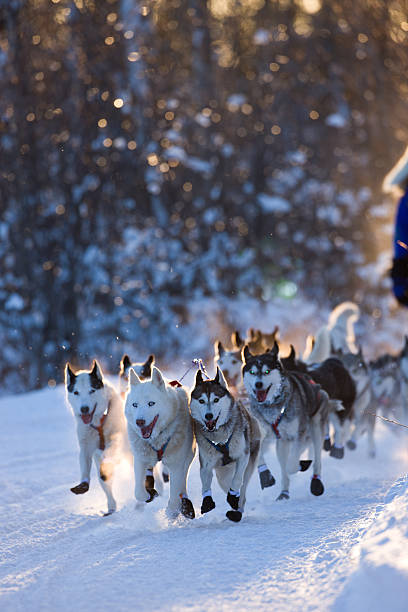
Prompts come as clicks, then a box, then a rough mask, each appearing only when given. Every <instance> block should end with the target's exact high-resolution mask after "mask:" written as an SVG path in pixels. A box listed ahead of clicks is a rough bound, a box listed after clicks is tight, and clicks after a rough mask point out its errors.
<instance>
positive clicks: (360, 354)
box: [357, 344, 363, 359]
mask: <svg viewBox="0 0 408 612" xmlns="http://www.w3.org/2000/svg"><path fill="white" fill-rule="evenodd" d="M357 355H358V356H359V357H360V358H361V359H363V349H362V348H361V344H359V345H358V353H357Z"/></svg>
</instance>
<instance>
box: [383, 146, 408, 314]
mask: <svg viewBox="0 0 408 612" xmlns="http://www.w3.org/2000/svg"><path fill="white" fill-rule="evenodd" d="M383 189H384V191H385V192H387V193H394V194H395V195H398V197H399V198H400V200H399V203H398V208H397V214H396V216H395V225H394V241H393V246H394V258H393V260H392V268H391V278H392V285H393V287H392V288H393V292H394V295H395V297H396V299H397V300H398V302H399V303H400V304H403V305H404V306H408V147H407V148H406V150H405V153H404V154H403V156H402V157H401V159H400V160H399V161H398V162H397V164H396V165H395V166H394V167H393V168H392V170H390V172H389V173H388V174H387V176H386V177H385V179H384V182H383Z"/></svg>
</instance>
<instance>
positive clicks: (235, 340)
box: [231, 331, 244, 349]
mask: <svg viewBox="0 0 408 612" xmlns="http://www.w3.org/2000/svg"><path fill="white" fill-rule="evenodd" d="M231 342H232V344H233V346H234V347H235V348H237V349H239V348H241V346H242V345H243V344H244V341H243V339H242V338H241V336H240V335H239V331H234V333H233V334H232V335H231Z"/></svg>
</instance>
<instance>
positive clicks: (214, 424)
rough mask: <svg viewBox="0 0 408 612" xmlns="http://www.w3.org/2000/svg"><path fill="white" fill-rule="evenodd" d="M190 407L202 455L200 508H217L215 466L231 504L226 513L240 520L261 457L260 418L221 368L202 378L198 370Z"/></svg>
mask: <svg viewBox="0 0 408 612" xmlns="http://www.w3.org/2000/svg"><path fill="white" fill-rule="evenodd" d="M190 411H191V416H192V417H193V420H194V430H195V434H196V438H197V444H198V450H199V455H200V476H201V485H202V495H203V501H202V505H201V512H202V513H203V514H204V513H206V512H209V511H210V510H213V508H215V503H214V500H213V498H212V492H211V482H212V478H213V471H214V470H215V474H216V477H217V480H218V483H219V485H220V487H221V488H222V489H223V490H224V491H225V493H227V502H228V503H229V505H230V506H231V508H232V509H231V510H228V512H227V513H226V516H227V518H229V520H230V521H234V522H239V521H240V520H241V518H242V513H243V511H244V507H245V500H246V489H247V486H248V482H249V480H250V478H251V475H252V473H253V471H254V468H255V466H256V461H257V457H258V451H259V445H260V436H261V432H260V429H259V425H258V422H257V420H256V419H254V418H253V417H252V416H251V415H250V414H249V412H248V411H247V410H246V409H245V408H244V406H243V405H242V404H241V403H240V402H236V401H235V399H234V397H233V396H232V395H231V393H230V392H229V390H228V385H227V382H226V380H225V378H224V376H223V375H222V372H221V370H220V369H219V368H217V374H216V376H215V378H214V379H213V380H203V377H202V374H201V371H200V370H199V371H198V372H197V376H196V380H195V387H194V389H193V390H192V392H191V398H190Z"/></svg>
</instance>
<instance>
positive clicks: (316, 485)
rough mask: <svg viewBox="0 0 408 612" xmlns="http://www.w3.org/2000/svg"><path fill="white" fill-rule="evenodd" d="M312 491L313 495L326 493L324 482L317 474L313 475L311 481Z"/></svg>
mask: <svg viewBox="0 0 408 612" xmlns="http://www.w3.org/2000/svg"><path fill="white" fill-rule="evenodd" d="M310 491H311V493H313V495H316V496H319V495H323V493H324V486H323V483H322V481H321V480H320V478H319V476H316V474H315V475H314V476H313V478H312V480H311V482H310Z"/></svg>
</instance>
